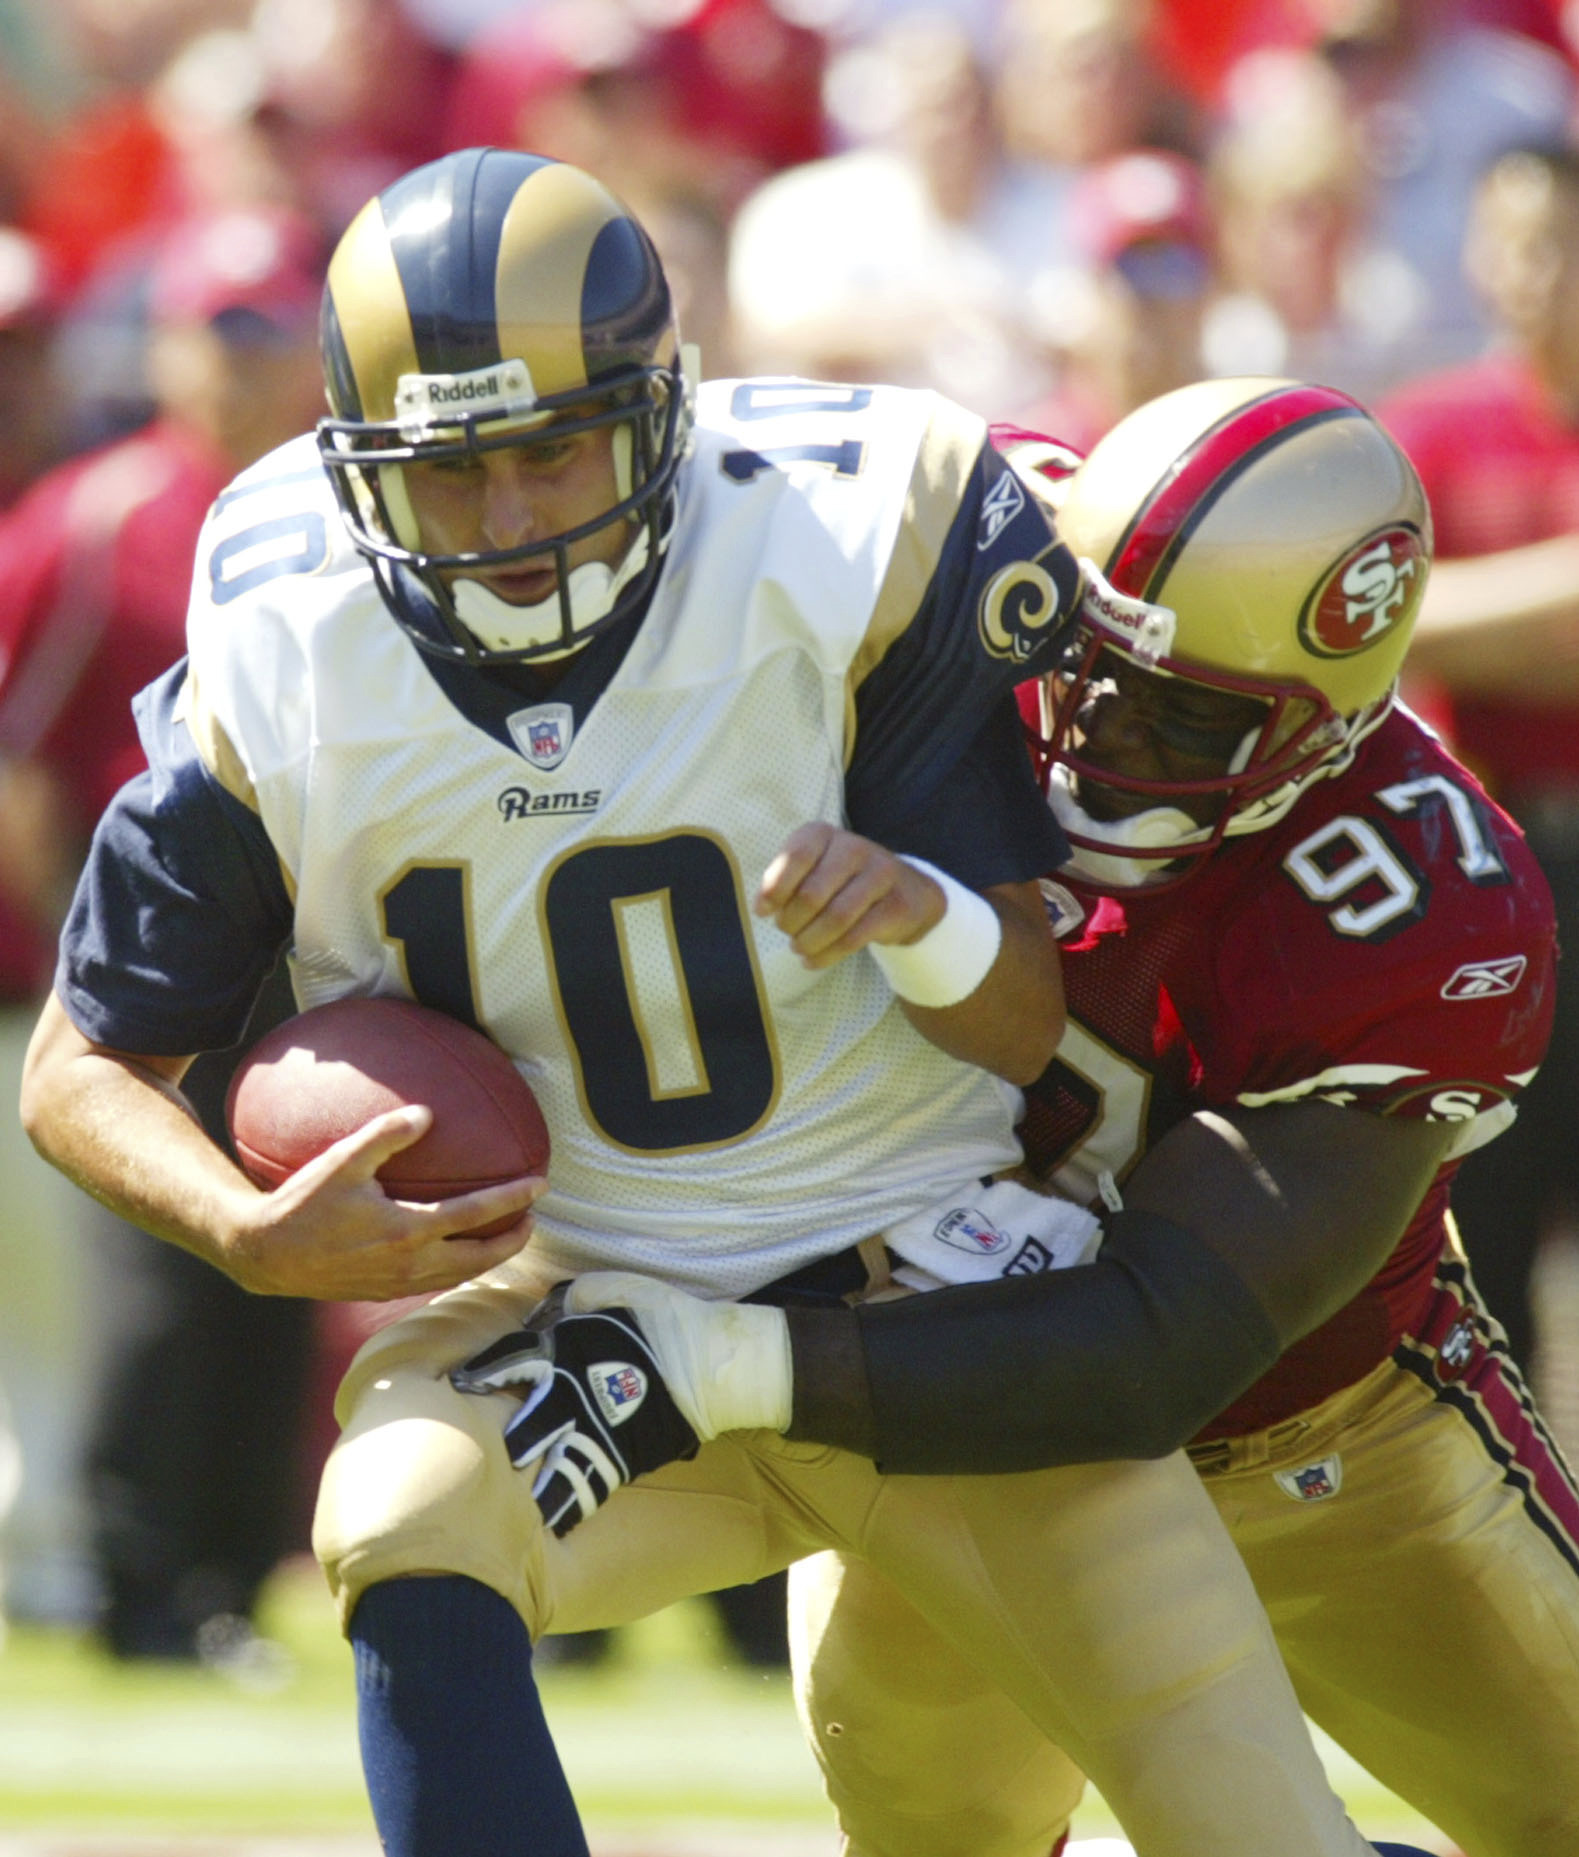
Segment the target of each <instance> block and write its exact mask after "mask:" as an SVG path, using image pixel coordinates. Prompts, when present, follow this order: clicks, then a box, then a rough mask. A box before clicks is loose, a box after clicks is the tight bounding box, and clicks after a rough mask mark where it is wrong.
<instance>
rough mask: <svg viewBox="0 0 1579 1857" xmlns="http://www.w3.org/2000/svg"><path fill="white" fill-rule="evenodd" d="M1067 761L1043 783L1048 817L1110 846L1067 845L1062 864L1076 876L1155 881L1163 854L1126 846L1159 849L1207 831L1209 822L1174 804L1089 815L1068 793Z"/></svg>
mask: <svg viewBox="0 0 1579 1857" xmlns="http://www.w3.org/2000/svg"><path fill="white" fill-rule="evenodd" d="M1069 781H1070V774H1069V769H1068V768H1067V767H1055V768H1054V769H1053V771H1052V775H1051V777H1050V779H1049V780H1048V784H1047V803H1048V805H1049V806H1050V807H1051V808H1052V810H1053V817H1054V818H1055V819H1057V821H1058V823H1059V824H1060V825H1061V826H1062V827H1063V828H1064V830H1065V831H1066V832H1069V833H1076V832H1078V833H1079V834H1080V836H1081V837H1082V838H1100V839H1101V840H1102V841H1103V842H1104V843H1105V844H1109V845H1111V846H1112V847H1113V850H1112V851H1111V852H1107V851H1093V850H1091V849H1090V847H1089V846H1086V845H1071V846H1070V854H1069V862H1068V863H1067V864H1065V865H1064V866H1063V868H1064V869H1065V870H1066V871H1070V872H1072V873H1073V874H1074V875H1075V876H1077V877H1087V878H1089V879H1090V880H1091V882H1092V883H1102V884H1109V885H1111V886H1112V887H1113V888H1114V889H1121V890H1137V889H1140V888H1142V887H1143V886H1144V885H1146V884H1148V883H1152V882H1155V881H1156V879H1157V878H1159V877H1162V876H1163V875H1165V874H1166V872H1167V864H1168V860H1167V859H1166V858H1127V857H1125V856H1124V855H1123V853H1124V851H1125V850H1126V849H1133V850H1137V851H1141V850H1148V851H1149V850H1160V849H1162V848H1163V847H1165V846H1172V845H1178V846H1180V847H1181V848H1182V847H1183V846H1185V845H1190V844H1199V843H1200V842H1201V841H1202V840H1203V839H1205V838H1208V837H1210V835H1211V833H1210V828H1209V827H1207V826H1204V825H1197V824H1196V823H1195V821H1194V820H1193V819H1192V818H1191V817H1190V815H1189V814H1188V813H1186V812H1181V811H1180V810H1179V808H1178V807H1177V806H1152V807H1149V808H1148V809H1147V810H1146V811H1145V812H1137V813H1132V814H1131V815H1130V817H1129V818H1127V819H1093V818H1092V817H1091V815H1090V814H1089V813H1088V812H1087V811H1086V810H1085V808H1084V807H1083V806H1082V805H1081V804H1080V802H1079V800H1077V799H1076V798H1075V796H1074V793H1073V792H1072V791H1071V789H1070V785H1069Z"/></svg>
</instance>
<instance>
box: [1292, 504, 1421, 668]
mask: <svg viewBox="0 0 1579 1857" xmlns="http://www.w3.org/2000/svg"><path fill="white" fill-rule="evenodd" d="M1424 565H1425V544H1424V543H1423V542H1422V541H1421V539H1420V535H1419V532H1418V530H1415V529H1410V528H1404V527H1403V526H1401V525H1400V526H1399V527H1397V528H1391V529H1383V530H1382V531H1381V533H1380V534H1378V535H1369V536H1367V537H1366V539H1365V540H1364V541H1363V542H1361V543H1360V544H1359V546H1358V547H1356V548H1351V549H1350V550H1349V552H1348V553H1347V554H1346V555H1344V556H1343V558H1342V559H1341V560H1340V561H1338V562H1337V563H1336V564H1335V565H1334V566H1333V567H1332V569H1331V570H1330V571H1329V572H1328V574H1327V576H1326V578H1325V579H1324V580H1323V581H1322V582H1321V584H1320V585H1319V586H1318V587H1317V589H1316V591H1315V592H1314V593H1313V594H1312V595H1311V597H1310V599H1309V600H1308V601H1307V602H1306V604H1305V610H1304V612H1303V613H1301V614H1300V619H1299V636H1300V639H1301V641H1302V643H1303V644H1304V646H1305V648H1306V650H1307V651H1313V652H1314V653H1315V654H1316V656H1317V657H1318V658H1347V657H1352V656H1353V655H1354V653H1356V652H1359V651H1366V650H1368V649H1369V648H1370V647H1371V646H1372V645H1375V644H1377V643H1379V642H1380V641H1381V640H1382V639H1384V638H1385V637H1386V636H1387V635H1388V633H1389V632H1391V631H1392V630H1393V628H1394V627H1395V626H1396V625H1397V624H1398V623H1399V622H1400V621H1401V620H1403V619H1405V618H1407V617H1408V616H1409V614H1410V613H1411V612H1412V611H1413V609H1414V606H1415V605H1416V603H1417V602H1418V600H1419V597H1420V593H1421V589H1422V587H1423V585H1424V579H1425V577H1424V574H1423V573H1422V571H1421V570H1422V569H1423V567H1424Z"/></svg>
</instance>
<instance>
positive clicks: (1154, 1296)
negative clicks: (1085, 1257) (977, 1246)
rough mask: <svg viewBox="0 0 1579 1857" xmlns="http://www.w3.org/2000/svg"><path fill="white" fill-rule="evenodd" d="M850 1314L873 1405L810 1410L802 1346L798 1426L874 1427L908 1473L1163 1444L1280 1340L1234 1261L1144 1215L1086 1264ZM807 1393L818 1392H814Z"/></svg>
mask: <svg viewBox="0 0 1579 1857" xmlns="http://www.w3.org/2000/svg"><path fill="white" fill-rule="evenodd" d="M855 1314H856V1319H857V1322H858V1324H859V1331H860V1339H861V1352H862V1357H863V1360H864V1366H865V1371H866V1389H865V1393H866V1396H867V1397H869V1400H870V1405H869V1409H868V1412H867V1413H864V1414H854V1415H852V1420H853V1422H851V1423H850V1424H849V1425H848V1426H841V1425H839V1424H838V1423H837V1422H836V1421H829V1420H828V1415H827V1414H826V1413H823V1414H808V1415H806V1417H807V1418H808V1419H809V1420H810V1423H809V1424H808V1423H807V1422H804V1421H803V1414H802V1410H801V1396H800V1389H799V1379H800V1372H799V1360H798V1358H797V1371H796V1380H797V1393H796V1419H795V1423H794V1424H793V1425H792V1427H791V1435H792V1436H795V1437H820V1436H821V1435H822V1433H823V1432H824V1431H826V1430H830V1429H839V1430H841V1431H843V1432H844V1435H843V1436H840V1437H829V1438H825V1439H824V1440H823V1441H824V1442H827V1443H834V1444H843V1443H846V1442H854V1441H855V1440H857V1439H862V1438H865V1439H869V1440H870V1441H871V1443H872V1446H873V1449H874V1454H875V1457H876V1460H877V1463H878V1466H879V1468H880V1469H882V1470H885V1471H890V1472H895V1473H902V1474H908V1475H919V1474H934V1475H936V1474H956V1475H957V1474H968V1473H971V1472H976V1473H983V1474H985V1473H1000V1472H1005V1471H1017V1470H1039V1469H1045V1468H1046V1467H1048V1466H1049V1465H1053V1464H1079V1463H1100V1462H1105V1461H1107V1460H1110V1459H1114V1458H1137V1457H1162V1456H1165V1455H1166V1454H1167V1453H1168V1452H1169V1451H1172V1450H1176V1449H1177V1448H1178V1447H1179V1446H1180V1445H1182V1444H1184V1443H1186V1442H1187V1441H1188V1440H1189V1439H1190V1438H1192V1437H1193V1436H1194V1435H1195V1433H1196V1432H1197V1431H1199V1430H1200V1428H1201V1427H1202V1426H1203V1425H1204V1424H1205V1423H1206V1422H1207V1420H1208V1419H1210V1418H1212V1417H1213V1416H1214V1415H1215V1414H1216V1413H1218V1412H1220V1411H1221V1410H1222V1409H1223V1407H1224V1406H1226V1405H1227V1404H1228V1403H1229V1402H1230V1401H1231V1400H1232V1399H1234V1398H1236V1397H1237V1396H1238V1394H1240V1393H1241V1392H1243V1391H1244V1389H1245V1388H1246V1387H1247V1386H1250V1385H1252V1384H1253V1383H1254V1382H1255V1381H1256V1380H1257V1379H1259V1378H1260V1376H1261V1375H1262V1374H1263V1373H1264V1372H1265V1371H1266V1370H1267V1368H1268V1367H1270V1366H1271V1365H1272V1363H1273V1362H1274V1361H1275V1360H1276V1359H1277V1357H1278V1354H1279V1353H1280V1351H1281V1349H1280V1344H1279V1341H1278V1336H1277V1333H1276V1331H1275V1329H1274V1328H1273V1326H1272V1323H1271V1321H1270V1319H1269V1318H1268V1316H1267V1315H1266V1313H1265V1311H1264V1310H1263V1309H1262V1307H1261V1305H1260V1303H1259V1302H1258V1301H1257V1300H1256V1298H1255V1297H1254V1296H1253V1295H1252V1294H1251V1292H1250V1291H1249V1290H1248V1289H1247V1288H1246V1287H1245V1284H1244V1283H1243V1282H1242V1281H1241V1279H1240V1278H1239V1277H1238V1276H1237V1275H1236V1274H1235V1273H1234V1271H1233V1270H1231V1269H1230V1268H1229V1267H1228V1265H1227V1264H1225V1263H1224V1262H1223V1261H1222V1259H1221V1258H1220V1257H1218V1256H1217V1254H1216V1253H1215V1252H1214V1251H1212V1250H1210V1249H1209V1248H1208V1247H1207V1246H1206V1245H1204V1244H1203V1243H1202V1242H1201V1241H1200V1239H1198V1238H1196V1237H1194V1236H1192V1235H1191V1233H1189V1232H1188V1231H1186V1230H1185V1229H1184V1228H1183V1227H1182V1226H1179V1225H1175V1224H1174V1223H1173V1222H1172V1221H1171V1220H1170V1219H1165V1218H1160V1217H1158V1216H1157V1215H1156V1214H1155V1213H1150V1212H1133V1211H1126V1212H1119V1213H1116V1214H1114V1215H1113V1217H1112V1218H1111V1219H1110V1221H1109V1224H1108V1232H1107V1237H1106V1239H1105V1241H1104V1243H1103V1246H1102V1249H1101V1251H1100V1253H1099V1254H1098V1256H1097V1259H1096V1261H1095V1262H1094V1263H1092V1264H1087V1265H1080V1266H1077V1267H1076V1268H1074V1269H1071V1270H1053V1271H1047V1272H1045V1273H1044V1274H1042V1275H1040V1276H1034V1277H1005V1278H1001V1279H999V1280H998V1281H996V1282H993V1283H979V1284H967V1285H963V1286H960V1287H958V1288H952V1289H941V1290H931V1291H928V1292H927V1293H925V1294H924V1295H919V1296H907V1297H904V1298H902V1299H900V1300H897V1301H893V1302H881V1303H875V1304H865V1305H862V1306H861V1307H860V1308H858V1309H857V1310H856V1312H855ZM793 1332H794V1331H793V1329H792V1334H793ZM854 1397H855V1398H856V1400H857V1401H859V1399H860V1398H861V1397H862V1393H861V1389H859V1388H857V1389H856V1390H855V1394H854ZM807 1404H808V1406H810V1407H815V1406H816V1405H817V1404H818V1399H817V1395H816V1393H815V1392H814V1391H812V1390H811V1389H808V1400H807ZM813 1427H814V1428H813Z"/></svg>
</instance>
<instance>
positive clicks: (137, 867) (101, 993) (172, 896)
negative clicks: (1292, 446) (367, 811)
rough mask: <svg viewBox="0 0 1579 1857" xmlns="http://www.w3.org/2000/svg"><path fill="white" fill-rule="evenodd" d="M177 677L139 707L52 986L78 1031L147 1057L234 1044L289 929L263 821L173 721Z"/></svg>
mask: <svg viewBox="0 0 1579 1857" xmlns="http://www.w3.org/2000/svg"><path fill="white" fill-rule="evenodd" d="M185 668H186V667H185V664H184V662H183V663H181V664H178V665H176V666H175V667H174V668H173V669H172V670H170V671H169V672H167V673H166V674H165V676H163V677H162V678H160V679H159V680H158V682H157V683H154V684H151V685H150V686H149V687H148V689H146V690H144V691H143V692H142V693H141V695H140V696H139V697H138V699H137V703H136V709H137V720H138V727H139V730H140V731H141V734H142V738H143V747H144V750H145V751H146V753H147V755H148V760H149V770H148V771H147V772H146V773H143V774H139V775H138V776H137V777H136V778H135V779H133V780H130V781H128V782H127V784H126V785H125V786H124V787H123V788H122V789H121V791H120V792H119V793H118V794H117V795H116V796H115V798H114V799H113V800H112V801H111V802H110V805H109V807H108V809H107V810H106V812H105V814H104V816H103V818H102V819H101V820H100V821H99V824H98V828H97V829H96V831H95V832H94V835H93V843H92V846H91V848H90V849H89V852H88V859H87V863H86V865H85V867H84V869H83V872H82V876H81V879H80V881H79V882H78V885H77V892H76V896H75V897H74V899H73V901H72V906H71V912H70V914H69V915H68V917H67V919H66V925H65V928H64V929H63V930H62V932H61V941H60V960H59V964H58V966H57V968H56V975H55V987H56V991H57V992H58V993H59V995H60V998H61V1002H62V1003H63V1005H64V1006H65V1008H66V1011H67V1013H68V1014H69V1015H70V1017H71V1019H72V1022H73V1023H74V1024H75V1025H76V1027H77V1029H78V1030H79V1031H81V1032H82V1033H83V1034H84V1035H85V1036H86V1037H88V1038H91V1039H93V1040H94V1042H95V1043H98V1044H103V1045H108V1046H110V1047H111V1048H112V1049H114V1050H118V1051H129V1052H134V1053H137V1054H140V1055H147V1056H150V1057H155V1056H157V1057H184V1056H187V1055H189V1054H190V1053H192V1052H197V1051H212V1050H219V1049H222V1048H224V1047H225V1046H228V1045H232V1044H234V1043H235V1042H236V1040H237V1039H238V1038H240V1036H241V1035H242V1032H243V1030H244V1029H245V1027H246V1023H247V1018H248V1015H249V1013H250V1012H251V1010H252V1007H253V1003H254V1001H255V1000H256V998H257V996H258V991H259V988H260V987H261V986H262V984H263V981H264V979H265V977H266V976H267V974H268V973H269V970H270V969H271V968H272V967H273V965H274V963H275V961H276V959H277V957H278V955H279V953H280V950H281V949H282V948H283V947H284V946H285V944H286V943H287V942H288V941H289V940H290V937H291V928H292V909H291V903H290V897H289V895H288V893H287V891H286V888H285V882H284V878H283V875H282V873H281V871H280V866H279V859H278V857H277V856H276V855H275V852H274V848H273V846H272V845H271V844H270V842H269V839H268V836H267V834H266V833H265V832H264V829H263V824H262V821H261V820H260V819H258V817H257V816H256V814H254V813H252V812H251V811H249V810H248V808H247V807H245V806H244V805H242V804H241V803H240V802H239V801H238V800H236V799H233V798H232V797H231V795H230V794H228V793H226V792H225V791H224V789H223V788H221V787H220V786H219V785H218V784H217V783H216V782H215V781H214V780H213V779H212V778H211V777H210V775H209V773H208V771H207V769H206V768H205V767H204V766H203V764H202V762H201V761H200V760H199V758H198V755H197V751H196V748H195V746H194V745H193V742H192V738H191V735H190V734H189V733H188V731H187V728H186V725H185V724H184V723H183V722H180V721H178V720H177V718H176V716H175V713H174V708H175V700H176V697H177V695H178V694H179V691H180V688H181V683H182V680H183V678H184V676H185Z"/></svg>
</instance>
